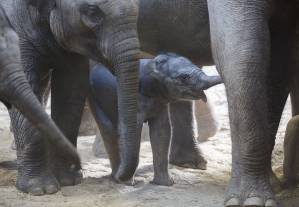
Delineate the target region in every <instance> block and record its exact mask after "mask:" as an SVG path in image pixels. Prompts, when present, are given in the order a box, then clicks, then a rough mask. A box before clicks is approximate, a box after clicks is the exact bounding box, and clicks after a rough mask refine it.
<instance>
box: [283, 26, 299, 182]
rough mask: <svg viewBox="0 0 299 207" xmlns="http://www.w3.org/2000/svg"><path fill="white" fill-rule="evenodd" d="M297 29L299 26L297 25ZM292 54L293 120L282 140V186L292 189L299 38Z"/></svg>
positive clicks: (298, 128)
mask: <svg viewBox="0 0 299 207" xmlns="http://www.w3.org/2000/svg"><path fill="white" fill-rule="evenodd" d="M297 28H299V24H298V23H297ZM292 52H293V54H292V55H291V58H292V59H291V63H292V65H293V67H292V79H291V93H290V94H291V103H292V114H293V118H292V119H291V120H290V121H289V123H288V125H287V128H286V134H285V139H284V163H283V173H284V182H285V183H284V184H285V187H292V186H295V185H297V184H298V178H299V156H298V153H297V151H298V147H299V142H298V141H299V117H298V115H299V72H298V69H299V58H298V57H299V36H298V35H297V36H296V39H295V41H294V43H293V49H292Z"/></svg>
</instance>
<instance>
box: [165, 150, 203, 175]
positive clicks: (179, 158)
mask: <svg viewBox="0 0 299 207" xmlns="http://www.w3.org/2000/svg"><path fill="white" fill-rule="evenodd" d="M169 163H170V164H172V165H176V166H179V167H184V168H192V169H200V170H206V169H207V161H206V159H205V158H204V157H203V155H202V153H201V150H200V149H199V148H198V147H195V148H193V149H182V148H177V149H174V150H172V151H171V153H170V157H169Z"/></svg>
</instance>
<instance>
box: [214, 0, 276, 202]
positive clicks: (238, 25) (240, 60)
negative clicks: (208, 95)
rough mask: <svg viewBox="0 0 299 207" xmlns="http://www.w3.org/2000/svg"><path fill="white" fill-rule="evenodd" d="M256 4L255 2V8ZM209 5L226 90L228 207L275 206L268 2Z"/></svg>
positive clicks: (219, 68) (219, 67)
mask: <svg viewBox="0 0 299 207" xmlns="http://www.w3.org/2000/svg"><path fill="white" fill-rule="evenodd" d="M254 3H255V4H254ZM254 3H252V2H250V1H241V0H237V1H231V0H221V1H218V0H210V1H208V8H209V15H210V26H211V27H210V28H211V41H212V49H213V56H214V57H215V61H216V65H217V68H218V70H220V74H221V75H222V77H223V80H224V84H225V86H226V93H227V98H228V106H229V118H230V127H231V138H232V173H231V180H230V184H229V186H228V189H227V197H226V201H225V206H230V207H231V206H245V207H249V206H258V207H259V206H261V207H262V206H269V207H270V206H276V201H275V200H274V194H273V192H272V189H271V185H270V178H269V175H270V173H269V163H270V159H271V151H272V146H271V145H269V142H270V140H271V139H270V132H271V131H270V129H269V126H268V116H267V115H265V112H267V111H268V104H267V98H268V97H267V89H266V88H267V69H268V68H269V67H270V47H271V45H270V32H269V25H268V16H267V15H268V14H269V11H268V9H269V7H270V5H269V4H270V2H269V1H255V2H254Z"/></svg>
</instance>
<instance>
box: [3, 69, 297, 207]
mask: <svg viewBox="0 0 299 207" xmlns="http://www.w3.org/2000/svg"><path fill="white" fill-rule="evenodd" d="M207 72H209V73H215V71H214V70H211V69H210V70H207ZM207 95H208V98H209V100H210V101H211V103H212V105H214V106H215V112H216V115H217V120H219V122H220V129H219V131H218V133H217V134H216V136H214V137H212V138H211V139H210V140H209V141H207V142H204V143H201V144H200V147H201V148H202V149H203V151H204V154H205V155H206V157H207V160H208V162H209V163H208V170H206V171H201V170H193V169H183V168H177V167H174V166H170V168H171V169H170V173H171V175H172V176H173V178H174V180H175V185H174V186H172V187H160V186H154V185H151V184H150V183H149V182H150V181H151V180H152V178H153V170H152V155H151V147H150V144H149V142H143V143H142V149H141V155H140V158H141V160H140V165H139V168H138V171H137V173H136V180H137V184H136V186H134V187H131V186H125V185H121V184H115V183H113V182H112V181H111V180H110V178H109V174H110V168H109V162H108V160H107V158H105V155H103V158H95V157H94V156H93V154H92V151H91V148H92V143H93V140H94V136H91V137H80V138H79V142H78V143H79V144H78V148H79V152H80V154H81V157H82V161H83V168H84V169H83V173H84V181H83V183H82V184H80V185H78V186H74V187H64V188H62V190H61V191H60V192H58V193H57V194H55V195H49V196H42V197H34V196H30V195H27V194H23V193H21V192H19V191H17V190H16V188H15V187H14V183H15V179H16V171H15V170H14V169H9V168H8V169H7V167H6V168H3V166H2V167H1V165H3V164H6V161H13V160H15V152H14V151H13V150H11V149H10V145H11V141H12V138H11V137H12V135H11V134H10V132H9V117H8V114H7V112H6V110H5V108H4V107H3V106H1V107H0V137H1V145H0V163H1V162H2V164H0V207H2V206H5V207H10V206H16V207H18V206H22V207H27V206H28V207H40V206H47V207H51V206H55V207H59V206H70V207H81V206H85V207H88V206H103V207H106V206H107V207H114V206H117V207H122V206H128V207H160V206H163V207H167V206H169V207H184V206H187V207H193V206H194V207H195V206H196V207H221V206H223V205H222V204H223V199H224V193H225V186H226V184H227V183H228V180H229V175H230V166H231V141H230V133H229V123H228V115H227V102H226V97H225V93H224V87H223V86H216V87H214V88H212V89H210V90H209V91H208V92H207ZM289 118H290V106H289V104H288V105H287V107H286V109H285V112H284V114H283V118H282V123H281V127H280V129H279V132H278V136H277V137H278V139H277V145H276V148H275V152H274V156H273V168H274V169H275V171H276V172H277V173H278V174H279V175H280V174H281V165H282V160H283V155H282V138H283V136H284V130H285V129H284V128H285V126H286V123H287V121H288V120H289ZM3 162H4V163H3ZM296 195H299V194H298V193H297V192H296V191H294V192H282V193H279V194H278V197H279V200H280V201H281V202H282V204H283V206H286V207H296V206H299V200H297V199H296V197H297V196H296Z"/></svg>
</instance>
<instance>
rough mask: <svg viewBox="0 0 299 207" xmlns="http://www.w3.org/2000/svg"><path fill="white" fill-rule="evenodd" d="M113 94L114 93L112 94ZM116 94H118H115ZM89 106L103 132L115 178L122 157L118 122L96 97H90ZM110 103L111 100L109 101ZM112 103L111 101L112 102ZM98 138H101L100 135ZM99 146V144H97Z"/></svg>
mask: <svg viewBox="0 0 299 207" xmlns="http://www.w3.org/2000/svg"><path fill="white" fill-rule="evenodd" d="M111 95H112V94H111ZM115 95H116V94H115ZM88 102H89V106H90V109H91V112H92V114H93V116H94V118H95V120H96V122H97V125H98V128H99V130H100V132H101V135H102V138H103V141H104V145H105V149H106V152H107V154H108V156H109V161H110V165H111V168H112V173H111V176H112V177H113V178H114V176H115V173H116V172H117V169H118V167H119V163H120V157H119V148H118V139H119V138H118V132H117V127H116V125H117V123H113V122H112V120H110V119H109V118H108V116H107V115H106V114H105V112H104V111H103V110H102V109H101V108H100V106H99V105H97V103H96V99H94V98H92V97H89V101H88ZM109 103H110V102H109ZM110 104H111V103H110ZM96 139H99V138H98V136H97V138H96ZM97 147H99V146H97Z"/></svg>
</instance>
